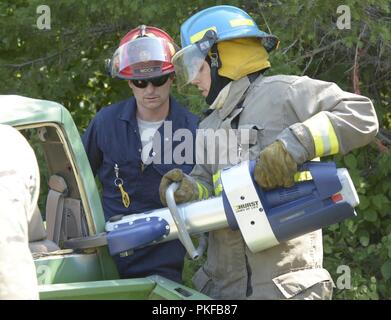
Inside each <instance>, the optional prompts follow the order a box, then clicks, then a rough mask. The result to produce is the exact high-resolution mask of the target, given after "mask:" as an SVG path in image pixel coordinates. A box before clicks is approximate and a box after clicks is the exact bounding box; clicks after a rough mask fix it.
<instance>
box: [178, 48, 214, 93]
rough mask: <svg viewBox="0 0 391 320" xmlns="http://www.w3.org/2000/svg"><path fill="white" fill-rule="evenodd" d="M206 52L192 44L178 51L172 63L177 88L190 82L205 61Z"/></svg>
mask: <svg viewBox="0 0 391 320" xmlns="http://www.w3.org/2000/svg"><path fill="white" fill-rule="evenodd" d="M207 54H208V52H202V51H200V49H199V48H198V46H197V45H195V44H192V45H190V46H187V47H186V48H183V49H182V50H180V51H178V52H177V53H176V54H175V55H174V58H173V59H172V63H173V64H174V69H175V75H176V82H177V86H178V89H181V88H183V87H184V86H186V85H187V84H189V83H191V82H192V81H193V80H194V79H195V78H196V77H197V74H198V72H199V70H200V68H201V66H202V64H203V63H204V61H205V58H206V55H207Z"/></svg>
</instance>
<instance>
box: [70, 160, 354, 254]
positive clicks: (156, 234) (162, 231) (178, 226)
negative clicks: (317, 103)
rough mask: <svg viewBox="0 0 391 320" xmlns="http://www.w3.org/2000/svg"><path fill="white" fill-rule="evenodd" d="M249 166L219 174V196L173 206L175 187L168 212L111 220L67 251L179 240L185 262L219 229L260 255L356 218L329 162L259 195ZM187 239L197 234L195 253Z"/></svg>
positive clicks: (343, 175)
mask: <svg viewBox="0 0 391 320" xmlns="http://www.w3.org/2000/svg"><path fill="white" fill-rule="evenodd" d="M254 167H255V161H244V162H242V163H240V164H238V165H236V166H234V167H231V168H228V169H224V170H223V171H222V172H221V182H222V186H223V192H222V194H221V196H219V197H215V198H210V199H208V200H203V201H198V202H191V203H184V204H181V205H178V206H177V205H176V203H175V200H174V192H175V190H176V189H177V187H178V184H177V183H173V184H171V186H170V187H169V188H168V190H167V193H166V199H167V204H168V208H162V209H158V210H153V211H149V212H145V213H141V214H131V215H126V216H115V217H113V218H112V219H110V221H108V222H107V223H106V233H103V234H99V235H97V236H95V237H87V238H80V239H71V240H67V241H66V242H65V245H66V246H68V247H70V248H88V247H93V246H99V245H106V244H107V245H108V247H109V251H110V254H111V255H116V254H128V253H130V252H131V251H132V250H133V249H137V248H140V247H143V246H147V245H153V244H156V243H160V242H165V241H169V240H173V239H178V238H179V239H180V241H181V242H182V243H183V245H184V246H185V248H186V250H187V252H188V254H189V255H190V257H191V258H193V259H196V258H198V257H199V256H200V255H201V254H202V252H203V250H204V249H205V238H204V236H202V235H203V234H204V233H206V232H209V231H213V230H218V229H222V228H227V227H229V228H231V229H232V230H240V232H241V233H242V236H243V238H244V240H245V242H246V244H247V246H248V248H249V249H250V250H251V251H252V252H258V251H262V250H266V249H268V248H270V247H273V246H275V245H278V244H279V243H280V242H284V241H287V240H290V239H293V238H295V237H298V236H301V235H303V234H305V233H308V232H312V231H314V230H317V229H321V228H324V227H327V226H329V225H331V224H334V223H337V222H340V221H342V220H344V219H346V218H350V217H354V216H355V215H356V213H355V211H354V207H356V206H357V205H358V204H359V199H358V195H357V192H356V190H355V188H354V185H353V182H352V180H351V178H350V176H349V173H348V171H347V169H345V168H339V169H337V168H336V165H335V163H333V162H307V163H305V164H303V165H302V166H301V168H300V170H301V171H303V173H305V174H306V176H307V179H305V181H302V182H298V183H296V184H295V185H294V186H292V187H290V188H277V189H273V190H268V191H266V190H262V189H261V188H260V187H259V186H258V184H257V183H256V182H255V181H254V179H253V171H254ZM190 235H201V237H200V242H199V246H198V248H195V247H194V245H193V242H192V240H191V237H190Z"/></svg>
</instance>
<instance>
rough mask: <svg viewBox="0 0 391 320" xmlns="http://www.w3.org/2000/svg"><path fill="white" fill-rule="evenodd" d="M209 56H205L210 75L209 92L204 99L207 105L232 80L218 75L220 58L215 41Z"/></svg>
mask: <svg viewBox="0 0 391 320" xmlns="http://www.w3.org/2000/svg"><path fill="white" fill-rule="evenodd" d="M210 51H211V56H210V57H209V56H206V62H207V63H208V64H209V66H210V77H211V84H210V89H209V94H208V96H207V97H206V98H205V101H206V103H207V104H208V105H211V104H212V103H213V102H214V101H215V99H216V98H217V96H218V95H219V93H220V91H221V90H222V89H223V88H224V87H225V86H226V85H227V84H228V83H229V82H231V81H232V79H230V78H227V77H223V76H220V75H219V73H218V71H219V68H220V67H221V60H220V57H219V52H218V50H217V44H216V43H215V44H214V45H213V46H212V48H211V50H210Z"/></svg>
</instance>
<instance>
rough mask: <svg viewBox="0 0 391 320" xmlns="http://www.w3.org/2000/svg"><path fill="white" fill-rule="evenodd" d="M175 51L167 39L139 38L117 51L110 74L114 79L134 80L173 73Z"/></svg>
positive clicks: (173, 45)
mask: <svg viewBox="0 0 391 320" xmlns="http://www.w3.org/2000/svg"><path fill="white" fill-rule="evenodd" d="M175 51H176V50H175V44H173V43H171V42H169V41H167V40H165V39H162V38H150V37H142V38H137V39H135V40H132V41H129V42H126V43H125V44H123V45H121V46H120V47H119V48H118V49H117V50H116V51H115V53H114V55H113V58H112V60H111V65H110V74H111V76H112V77H116V78H120V79H128V80H132V79H147V78H154V77H158V76H161V75H164V74H167V73H171V72H173V66H172V63H171V58H172V56H173V55H174V53H175Z"/></svg>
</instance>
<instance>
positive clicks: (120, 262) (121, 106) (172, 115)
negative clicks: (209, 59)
mask: <svg viewBox="0 0 391 320" xmlns="http://www.w3.org/2000/svg"><path fill="white" fill-rule="evenodd" d="M136 108H137V106H136V100H135V98H134V97H131V98H129V99H126V100H124V101H121V102H118V103H116V104H113V105H110V106H108V107H105V108H103V109H102V110H100V111H99V112H98V113H97V114H96V116H95V117H94V118H93V120H92V121H91V123H90V125H89V126H88V128H87V130H86V132H85V133H84V135H83V137H82V141H83V144H84V147H85V149H86V152H87V155H88V158H89V161H90V164H91V167H92V171H93V173H94V175H98V177H99V180H100V182H101V183H102V186H103V195H102V198H103V199H102V202H103V209H104V214H105V219H106V221H107V220H108V219H110V217H112V216H115V215H119V214H123V215H129V214H135V213H141V212H146V211H149V210H153V209H158V208H162V207H163V205H162V203H161V202H160V198H159V184H160V180H161V178H162V176H163V175H164V174H165V173H166V172H168V171H169V170H171V169H174V168H179V169H182V170H183V172H185V173H190V171H191V170H192V168H193V165H194V162H195V160H194V159H195V156H194V155H193V156H192V161H191V162H190V163H186V162H185V163H184V164H180V165H178V164H176V163H175V162H174V161H172V164H164V159H165V157H164V152H172V151H173V150H175V147H176V146H177V145H178V144H180V143H181V142H180V141H172V137H173V136H172V135H171V136H170V137H169V139H167V137H164V132H163V131H164V130H163V125H162V126H161V127H160V128H159V129H158V131H159V132H160V135H161V152H162V155H161V164H155V163H151V164H149V165H144V164H143V163H142V161H141V148H142V145H141V139H140V134H139V129H138V125H137V118H136ZM165 121H171V125H172V132H173V133H175V131H176V130H177V129H181V128H186V129H188V130H190V131H191V133H192V136H193V141H194V142H193V145H192V147H193V151H194V143H195V134H196V128H197V125H198V117H197V116H195V115H194V114H192V113H191V112H189V111H188V110H186V109H185V108H184V107H182V106H181V105H179V104H178V102H177V101H176V100H175V99H174V98H173V97H172V96H170V110H169V114H168V116H167V118H166V119H165ZM170 140H171V141H172V148H168V147H167V146H169V144H170V143H171V141H170ZM165 149H166V150H165ZM152 152H153V150H151V153H152ZM193 153H194V152H193ZM116 165H117V168H118V171H117V172H118V176H119V178H121V179H122V180H123V189H124V190H125V191H126V192H127V193H128V194H129V197H130V199H131V203H130V206H129V207H128V208H126V207H125V206H124V204H123V202H122V197H121V192H120V190H119V188H118V187H117V186H116V185H115V184H114V180H115V178H116V172H115V169H114V168H115V166H116ZM184 255H185V249H184V247H183V246H182V244H181V243H180V242H179V240H174V241H169V242H165V243H162V244H158V245H154V246H148V247H144V248H142V249H137V250H134V253H133V254H132V255H129V256H127V257H119V256H115V257H114V259H115V261H116V264H117V268H118V271H119V273H120V276H121V277H122V278H137V277H146V276H149V275H153V274H157V275H161V276H164V277H166V278H168V279H171V280H173V281H176V282H181V281H182V270H183V259H184Z"/></svg>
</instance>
